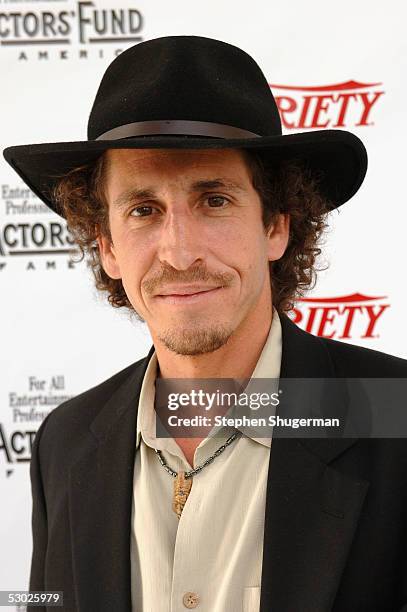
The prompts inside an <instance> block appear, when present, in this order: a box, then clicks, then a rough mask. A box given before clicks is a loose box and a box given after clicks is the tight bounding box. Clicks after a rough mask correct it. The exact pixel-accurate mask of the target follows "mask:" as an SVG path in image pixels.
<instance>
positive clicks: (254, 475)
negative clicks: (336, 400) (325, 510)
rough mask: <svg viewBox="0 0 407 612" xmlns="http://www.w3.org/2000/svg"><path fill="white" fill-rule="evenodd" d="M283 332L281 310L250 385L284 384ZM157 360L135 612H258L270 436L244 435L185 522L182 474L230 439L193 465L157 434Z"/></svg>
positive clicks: (139, 493)
mask: <svg viewBox="0 0 407 612" xmlns="http://www.w3.org/2000/svg"><path fill="white" fill-rule="evenodd" d="M281 351H282V340H281V324H280V319H279V317H278V314H277V311H276V310H275V309H273V318H272V324H271V327H270V330H269V334H268V337H267V340H266V343H265V345H264V347H263V350H262V352H261V355H260V358H259V360H258V362H257V365H256V368H255V370H254V372H253V374H252V376H251V378H274V379H278V378H279V376H280V365H281ZM156 373H157V357H156V354H155V353H153V355H152V357H151V359H150V361H149V364H148V367H147V370H146V373H145V376H144V379H143V384H142V388H141V393H140V400H139V408H138V416H137V440H136V444H137V451H136V459H135V466H134V489H133V504H132V531H131V542H130V551H131V578H132V584H131V591H132V611H133V612H185V610H188V609H195V610H197V612H259V608H260V586H261V569H262V557H263V536H264V513H265V499H266V486H267V474H268V467H269V459H270V451H271V438H252V437H250V435H246V434H244V435H242V436H241V437H238V438H237V440H234V441H233V442H232V444H231V445H230V446H228V447H227V448H226V449H225V450H224V452H223V453H222V454H220V455H219V456H218V457H216V458H215V460H214V461H213V463H211V464H210V465H208V466H206V467H205V468H204V469H203V470H202V471H201V472H199V473H198V474H196V475H195V476H194V477H193V485H192V489H191V492H190V494H189V497H188V499H187V502H186V504H185V507H184V509H183V512H182V515H181V518H180V519H179V520H178V518H177V516H176V514H175V513H174V512H173V510H172V498H173V484H174V478H173V477H172V476H170V475H169V474H168V472H167V471H166V470H165V469H164V468H163V466H162V465H161V464H160V462H159V460H158V456H157V454H156V453H155V451H154V449H158V450H161V451H162V456H163V458H164V459H165V461H166V463H167V464H168V465H169V466H170V467H171V468H172V469H173V470H175V471H177V472H178V471H180V470H185V471H188V470H191V469H192V468H194V467H197V466H198V465H200V464H201V463H202V462H203V461H205V459H207V458H208V457H210V456H211V455H212V454H213V453H214V452H215V451H216V450H217V448H219V447H220V446H221V444H223V442H224V441H225V440H226V439H227V438H228V437H229V436H230V435H231V433H233V431H235V429H233V428H227V427H225V428H222V434H223V430H224V433H225V437H224V438H223V437H222V438H219V437H212V436H208V437H207V438H205V439H204V440H202V441H201V443H200V444H199V446H198V447H197V448H196V450H195V454H194V465H193V466H191V465H190V464H189V463H188V462H187V460H186V458H185V455H184V453H183V452H182V450H181V448H180V447H179V446H178V444H177V443H176V442H175V440H174V439H173V438H156V436H155V411H154V399H155V378H156Z"/></svg>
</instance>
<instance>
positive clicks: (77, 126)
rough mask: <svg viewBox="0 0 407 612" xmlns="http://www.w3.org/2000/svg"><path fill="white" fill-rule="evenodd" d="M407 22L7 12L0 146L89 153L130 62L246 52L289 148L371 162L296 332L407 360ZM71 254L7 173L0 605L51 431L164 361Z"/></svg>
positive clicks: (290, 8)
mask: <svg viewBox="0 0 407 612" xmlns="http://www.w3.org/2000/svg"><path fill="white" fill-rule="evenodd" d="M405 22H406V10H405V6H404V3H403V2H401V0H400V1H399V2H397V1H396V0H390V1H389V2H387V3H386V6H385V7H384V6H383V3H379V2H373V3H372V2H370V1H369V0H359V2H354V1H353V0H352V1H351V0H342V1H341V2H337V3H336V4H329V6H328V5H327V3H326V2H324V1H323V0H311V1H310V2H302V1H301V0H294V1H292V2H278V3H277V2H269V1H266V0H261V1H260V0H252V2H250V3H247V2H242V1H235V2H218V1H215V0H207V1H206V2H203V3H196V2H194V3H191V2H187V0H175V1H174V2H162V1H161V0H148V1H147V0H84V1H78V0H30V1H28V0H27V1H21V0H0V67H1V72H0V78H1V93H0V100H1V112H0V125H1V129H0V144H1V146H2V148H4V147H5V146H8V145H12V144H24V143H30V142H33V143H34V142H52V141H62V140H83V139H84V138H85V134H86V124H87V118H88V115H89V111H90V107H91V104H92V101H93V98H94V95H95V92H96V88H97V86H98V83H99V81H100V78H101V76H102V74H103V72H104V70H105V69H106V67H107V65H108V64H109V63H110V62H111V61H112V60H113V59H114V58H115V57H116V56H117V55H118V54H119V53H121V52H122V51H123V50H124V49H126V48H127V47H128V46H130V45H133V44H136V43H138V42H140V41H143V40H148V39H150V38H155V37H158V36H165V35H171V34H196V35H202V36H209V37H213V38H218V39H221V40H224V41H226V42H230V43H232V44H235V45H237V46H240V47H242V48H243V49H245V50H246V51H248V52H249V53H250V54H251V55H253V57H255V58H256V60H257V61H258V63H259V64H260V66H261V67H262V68H263V70H264V72H265V74H266V76H267V78H268V80H269V82H270V85H271V87H272V89H273V92H274V94H275V96H276V98H277V101H278V106H279V109H280V113H281V118H282V122H283V126H284V130H285V132H286V133H293V132H298V131H303V130H318V129H323V128H335V129H347V130H350V131H352V132H354V133H355V134H357V135H358V136H359V137H360V138H361V139H362V140H363V142H364V143H365V145H366V147H367V150H368V153H369V169H368V173H367V177H366V180H365V183H364V185H363V186H362V188H361V190H360V191H359V193H358V194H357V195H356V196H355V197H354V198H353V199H352V200H351V201H350V202H348V203H347V204H345V205H344V206H343V207H342V208H341V209H340V211H339V212H336V213H334V214H332V216H331V217H330V223H329V230H328V232H327V234H326V238H325V245H324V254H323V259H322V261H321V263H322V264H325V263H326V264H329V268H328V269H327V270H326V271H324V272H323V273H321V274H320V275H319V281H318V283H317V285H316V287H315V289H314V290H313V291H312V292H310V293H309V294H308V295H307V297H306V299H303V300H302V301H300V302H298V303H297V304H296V308H295V310H294V311H293V312H292V316H293V318H294V320H295V321H296V322H297V323H298V325H299V326H300V327H302V328H303V329H306V330H307V331H309V332H311V333H312V334H315V335H320V336H325V337H329V338H334V339H337V340H339V341H342V342H351V343H354V344H359V345H362V346H365V347H369V348H373V349H378V350H382V351H385V352H389V353H392V354H394V355H398V356H401V357H405V358H407V343H406V340H407V333H406V328H405V320H406V318H405V307H406V288H405V285H406V272H405V267H406V266H405V264H406V224H407V214H406V206H407V201H406V188H405V185H406V157H405V138H406V127H405V126H406V121H405V113H406V111H405V108H406V97H407V85H406V80H405V62H406V45H407V42H406V36H405ZM185 62H188V57H185ZM180 95H182V92H180ZM70 247H71V243H70V236H69V233H68V231H67V229H66V226H65V224H64V221H63V220H62V219H61V218H60V217H58V216H57V215H55V214H53V213H51V212H50V211H49V210H48V209H47V207H46V206H45V205H43V204H42V203H41V202H40V201H39V200H38V198H36V197H35V196H34V195H33V193H31V192H30V190H29V189H28V188H27V187H26V186H25V185H24V184H23V182H22V181H21V180H20V179H19V178H18V177H17V175H15V174H14V173H13V171H12V170H11V169H10V168H9V167H8V165H7V164H6V163H5V162H4V161H0V287H1V318H0V325H1V352H0V359H1V376H0V491H1V505H0V539H1V543H0V590H5V589H26V588H27V585H28V575H29V565H30V556H31V528H30V518H31V492H30V483H29V460H30V453H31V446H32V442H33V439H34V436H35V433H36V431H37V429H38V427H39V425H40V423H41V421H42V419H43V418H44V416H45V415H46V414H47V413H48V412H49V411H50V410H53V409H54V408H55V407H56V406H57V405H58V404H60V403H61V402H62V401H64V400H66V399H67V398H69V397H72V396H74V395H76V394H78V393H79V392H81V391H84V390H85V389H87V388H89V387H91V386H93V385H95V384H97V383H99V382H101V381H102V380H104V379H105V378H107V377H109V376H110V375H112V374H113V373H115V372H117V371H119V370H120V369H122V368H123V367H125V366H126V365H128V364H129V363H131V362H134V361H136V360H137V359H139V358H140V357H142V356H143V355H145V354H146V353H147V351H148V349H149V347H150V344H151V343H150V337H149V333H148V331H147V329H146V328H145V327H143V325H142V324H140V323H137V322H135V321H134V320H132V319H131V318H130V317H129V316H128V315H127V314H126V313H124V312H120V311H117V310H114V309H112V308H111V307H110V306H108V305H107V304H106V303H105V302H104V300H103V299H102V298H100V297H99V296H98V295H97V292H96V290H95V289H94V288H93V284H92V279H91V276H90V272H89V270H88V269H87V267H86V265H85V264H84V263H80V262H76V261H72V260H71V259H70V256H69V254H68V251H69V249H70ZM16 609H20V610H22V609H23V608H16Z"/></svg>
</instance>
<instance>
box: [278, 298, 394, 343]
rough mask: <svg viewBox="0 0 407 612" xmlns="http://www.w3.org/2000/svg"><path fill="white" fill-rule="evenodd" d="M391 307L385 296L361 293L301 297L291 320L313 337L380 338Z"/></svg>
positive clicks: (337, 338)
mask: <svg viewBox="0 0 407 612" xmlns="http://www.w3.org/2000/svg"><path fill="white" fill-rule="evenodd" d="M389 307H390V304H389V303H388V302H387V297H386V296H368V295H363V294H361V293H352V294H350V295H342V296H338V297H314V298H302V299H301V300H298V302H297V303H296V305H295V308H294V309H293V310H292V311H291V312H290V317H291V319H292V320H293V321H294V323H297V324H298V325H299V327H301V328H302V329H304V330H305V331H307V332H309V333H311V334H313V335H314V336H322V337H323V338H335V339H336V340H352V339H358V340H366V339H376V338H378V337H379V336H380V334H379V330H378V328H379V325H380V323H379V322H380V320H381V318H382V316H383V314H384V312H385V311H386V310H387V309H388V308H389Z"/></svg>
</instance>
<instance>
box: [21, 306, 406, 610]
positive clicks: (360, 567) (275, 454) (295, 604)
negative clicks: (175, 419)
mask: <svg viewBox="0 0 407 612" xmlns="http://www.w3.org/2000/svg"><path fill="white" fill-rule="evenodd" d="M281 322H282V332H283V354H282V364H281V377H282V378H284V377H303V378H307V377H316V378H317V377H319V378H322V377H407V361H405V360H403V359H398V358H396V357H392V356H390V355H386V354H384V353H380V352H377V351H372V350H368V349H364V348H361V347H357V346H353V345H348V344H344V343H340V342H336V341H334V340H328V339H322V338H318V337H315V336H312V335H310V334H308V333H306V332H304V331H302V330H301V329H299V328H298V327H297V326H296V325H295V324H294V323H292V322H291V321H290V319H289V318H288V317H287V316H285V315H283V316H281ZM152 350H153V349H151V351H150V353H149V355H148V356H147V357H146V358H145V359H142V360H140V361H138V362H137V363H135V364H133V365H131V366H129V367H128V368H126V369H125V370H123V371H122V372H119V373H118V374H116V375H115V376H113V377H112V378H110V379H109V380H107V381H105V382H103V383H102V384H100V385H98V386H97V387H95V388H93V389H90V390H89V391H86V392H85V393H83V394H81V395H79V396H78V397H76V398H74V399H72V400H70V401H68V402H66V403H64V404H62V405H60V406H59V407H58V408H56V409H55V410H54V411H53V412H52V413H51V414H50V415H49V416H48V417H47V418H46V419H45V421H44V422H43V423H42V425H41V427H40V429H39V431H38V434H37V436H36V439H35V443H34V448H33V454H32V461H31V480H32V493H33V519H32V526H33V557H32V566H31V577H30V589H31V590H46V589H47V590H62V591H64V601H65V605H64V608H63V609H64V610H69V611H72V612H73V611H75V612H77V611H80V612H93V611H97V612H128V611H130V610H131V587H130V529H131V524H130V523H131V504H132V486H133V467H134V459H135V437H136V415H137V407H138V398H139V393H140V388H141V383H142V380H143V376H144V372H145V369H146V366H147V363H148V359H149V357H150V355H151V354H152ZM270 457H271V463H270V469H269V472H268V484H267V495H266V509H265V530H264V552H263V566H262V579H261V612H270V611H271V612H328V611H331V610H332V611H333V612H379V611H380V612H393V611H397V612H398V611H399V610H400V609H401V607H402V606H403V604H406V602H407V442H406V441H405V440H403V439H359V440H357V439H308V440H300V439H283V438H276V439H273V443H272V449H271V454H270ZM231 512H233V509H232V508H231ZM157 580H158V581H159V576H157ZM50 609H51V608H50ZM157 612H160V610H157ZM236 612H239V611H236Z"/></svg>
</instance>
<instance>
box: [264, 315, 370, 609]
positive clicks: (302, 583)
mask: <svg viewBox="0 0 407 612" xmlns="http://www.w3.org/2000/svg"><path fill="white" fill-rule="evenodd" d="M281 324H282V332H283V354H282V364H281V379H284V378H325V377H326V378H330V377H334V376H335V372H334V368H333V365H332V363H331V360H330V356H329V354H328V351H327V349H326V348H325V345H324V344H323V342H322V341H321V339H319V338H317V337H315V336H311V335H310V334H306V333H305V332H303V331H302V330H301V329H299V328H298V327H297V326H296V325H295V324H294V323H292V322H291V321H290V319H289V318H288V317H287V316H286V315H283V316H281ZM355 442H356V439H332V438H331V439H303V440H301V439H292V438H281V437H279V438H277V437H276V438H274V439H273V442H272V447H271V453H270V465H269V473H268V483H267V494H266V509H265V530H264V548H263V569H262V582H261V604H260V610H261V612H291V611H292V610H299V609H301V611H302V612H329V611H330V610H331V609H332V605H333V601H334V598H335V593H336V591H337V588H338V585H339V581H340V578H341V574H342V571H343V569H344V566H345V562H346V558H347V556H348V552H349V548H350V545H351V542H352V539H353V535H354V532H355V529H356V525H357V521H358V517H359V513H360V510H361V506H362V503H363V500H364V497H365V494H366V491H367V488H368V486H369V485H368V483H367V482H366V481H360V482H358V481H355V480H352V479H350V478H349V477H347V476H345V475H344V474H341V473H340V472H338V471H337V470H335V469H333V468H332V467H330V466H329V462H330V461H332V460H333V459H334V458H335V457H337V456H338V455H339V454H341V453H342V452H344V451H346V450H347V449H348V448H349V447H350V446H352V445H353V444H354V443H355Z"/></svg>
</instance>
